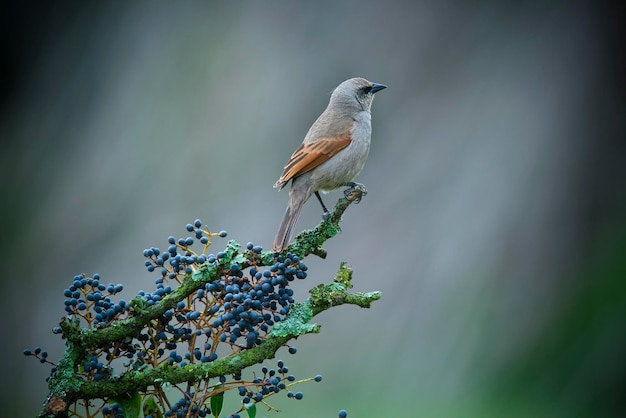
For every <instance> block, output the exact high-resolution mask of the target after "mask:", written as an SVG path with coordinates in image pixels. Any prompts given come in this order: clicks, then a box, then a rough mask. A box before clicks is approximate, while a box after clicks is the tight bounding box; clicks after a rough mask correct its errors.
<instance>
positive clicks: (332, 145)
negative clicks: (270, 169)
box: [274, 134, 351, 189]
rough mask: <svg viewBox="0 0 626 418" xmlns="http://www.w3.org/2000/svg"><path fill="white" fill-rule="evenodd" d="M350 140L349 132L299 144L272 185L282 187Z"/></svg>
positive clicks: (347, 143) (333, 153)
mask: <svg viewBox="0 0 626 418" xmlns="http://www.w3.org/2000/svg"><path fill="white" fill-rule="evenodd" d="M350 142H351V138H350V134H346V135H343V136H340V137H337V136H335V137H332V138H319V139H316V140H315V141H314V142H310V143H308V144H302V145H300V148H298V149H297V150H296V152H294V153H293V155H292V156H291V158H290V159H289V162H288V163H287V165H286V166H285V170H284V171H283V174H282V175H281V176H280V178H279V179H278V181H277V182H276V184H274V187H278V188H280V189H282V188H283V187H285V184H287V183H288V182H289V180H291V179H292V178H294V177H297V176H299V175H302V174H304V173H306V172H308V171H311V170H313V169H314V168H315V167H317V166H318V165H320V164H322V163H323V162H325V161H328V159H330V158H331V157H332V156H333V155H335V154H337V153H338V152H339V151H341V150H342V149H344V148H345V147H347V146H348V145H349V144H350Z"/></svg>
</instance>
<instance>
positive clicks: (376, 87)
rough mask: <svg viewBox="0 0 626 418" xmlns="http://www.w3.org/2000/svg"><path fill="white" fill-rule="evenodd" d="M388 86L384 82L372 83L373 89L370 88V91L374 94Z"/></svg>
mask: <svg viewBox="0 0 626 418" xmlns="http://www.w3.org/2000/svg"><path fill="white" fill-rule="evenodd" d="M386 88H387V86H385V85H384V84H378V83H372V89H371V90H370V93H372V94H374V93H376V92H377V91H381V90H382V89H386Z"/></svg>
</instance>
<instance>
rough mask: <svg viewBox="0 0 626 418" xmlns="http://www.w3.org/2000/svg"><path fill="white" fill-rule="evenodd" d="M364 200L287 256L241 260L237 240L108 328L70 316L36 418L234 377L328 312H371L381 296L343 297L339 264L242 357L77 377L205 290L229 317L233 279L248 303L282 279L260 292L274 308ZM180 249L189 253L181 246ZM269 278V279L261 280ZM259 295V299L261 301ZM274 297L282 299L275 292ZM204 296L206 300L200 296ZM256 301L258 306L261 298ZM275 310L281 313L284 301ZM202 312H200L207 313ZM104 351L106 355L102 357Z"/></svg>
mask: <svg viewBox="0 0 626 418" xmlns="http://www.w3.org/2000/svg"><path fill="white" fill-rule="evenodd" d="M362 194H364V189H361V188H358V187H357V188H355V189H354V190H353V192H352V193H351V194H349V195H348V196H347V198H342V199H339V201H338V202H337V205H336V206H335V208H334V209H333V210H332V211H331V212H330V214H329V215H328V216H327V217H326V219H325V220H324V221H322V222H321V223H320V225H318V226H317V227H316V228H315V229H313V230H311V231H304V232H302V233H301V234H299V235H298V237H297V238H296V240H295V241H294V243H293V244H292V245H290V246H289V248H288V249H287V250H288V251H285V252H283V253H282V254H274V253H272V252H262V251H261V250H260V247H258V248H259V249H258V251H257V250H256V248H257V247H254V250H253V248H252V247H251V244H249V245H248V251H245V252H243V253H241V252H240V245H239V244H238V243H236V242H235V241H230V242H229V243H228V245H227V248H226V249H225V251H224V252H222V253H219V254H218V256H217V257H216V259H215V260H214V261H210V260H209V261H206V262H203V263H202V264H201V265H199V266H197V267H196V270H195V271H193V272H192V273H189V274H186V275H184V279H183V280H182V282H181V284H180V286H179V287H178V288H176V289H175V290H172V291H171V293H169V294H167V295H165V296H164V297H163V298H162V299H160V300H159V301H158V303H154V304H152V305H151V306H150V304H149V303H148V301H147V300H146V296H138V297H136V298H134V299H133V300H132V301H131V302H130V303H129V304H128V307H127V309H128V315H129V317H128V318H125V319H119V320H112V321H111V322H109V323H108V324H106V325H104V324H96V325H93V326H91V327H88V328H82V327H81V326H80V324H81V322H80V317H79V316H78V315H68V317H66V318H64V319H63V321H62V322H61V330H62V333H63V337H64V338H65V339H66V340H67V342H66V345H67V348H66V351H65V355H64V356H63V358H62V359H61V360H60V361H59V362H58V365H57V368H56V371H55V372H54V373H53V375H51V377H50V379H49V387H50V391H51V393H50V396H49V397H48V399H47V401H46V403H45V409H44V411H42V412H41V413H40V415H39V416H40V417H44V416H46V417H49V416H55V417H64V416H67V414H68V409H69V407H70V406H71V405H73V404H74V403H75V402H77V401H78V400H89V399H115V398H120V397H122V396H124V395H127V394H132V393H137V392H144V391H146V390H147V389H148V388H149V387H159V386H161V385H162V384H165V383H167V384H172V385H175V384H179V383H190V382H197V381H205V380H208V379H210V378H215V377H220V376H226V375H232V374H236V373H239V372H241V371H242V370H243V369H245V368H247V367H249V366H252V365H254V364H257V363H261V362H263V361H264V360H266V359H271V358H274V356H275V353H276V351H277V350H278V349H279V348H281V347H283V346H284V345H286V344H287V342H288V341H289V340H291V339H293V338H297V337H298V336H299V335H302V334H306V333H318V332H319V331H320V326H319V325H316V324H311V323H310V320H311V318H313V317H314V316H315V315H317V314H319V313H321V312H323V311H325V310H328V309H330V308H331V307H333V306H339V305H343V304H351V305H357V306H360V307H363V308H369V307H370V304H371V303H372V302H373V301H375V300H378V299H380V297H381V294H380V292H372V293H354V294H352V293H348V291H347V290H348V288H350V287H352V285H351V283H350V281H351V278H352V268H351V267H350V266H349V265H347V264H345V263H342V265H341V267H340V269H339V271H338V272H337V275H336V277H335V280H334V282H332V283H330V284H327V285H319V286H317V287H315V288H313V289H311V290H310V294H311V296H310V297H309V298H308V299H307V300H305V301H304V302H302V303H298V302H295V301H293V299H292V298H289V300H290V302H289V304H288V305H287V308H288V310H286V314H285V315H283V317H282V319H276V321H279V322H276V323H274V324H273V326H271V329H270V331H269V332H268V333H267V335H266V336H265V337H264V338H261V339H259V338H260V337H255V338H257V339H256V341H257V342H256V343H254V344H253V345H252V346H249V347H247V348H244V347H240V348H239V350H240V351H236V352H234V353H233V354H231V355H228V356H226V357H223V358H219V359H215V360H214V361H210V362H204V361H203V362H193V361H192V362H190V364H186V365H184V366H182V365H177V364H173V362H171V361H170V362H167V361H162V362H160V364H158V365H157V366H155V367H143V368H138V369H134V368H133V367H129V368H128V369H127V370H126V371H125V372H124V373H122V374H121V376H116V375H113V373H112V369H110V370H109V371H110V373H108V374H104V375H103V376H101V378H100V379H93V378H85V376H83V375H81V374H80V372H82V368H83V365H84V364H85V360H86V359H88V358H89V357H90V356H93V355H94V353H100V354H98V355H101V354H102V353H103V351H102V350H101V348H102V347H111V346H112V345H113V344H115V343H119V344H127V345H128V344H131V343H132V342H133V341H137V340H136V339H137V338H138V337H139V335H140V334H141V332H142V331H145V330H146V329H151V330H152V331H151V333H150V334H151V335H153V334H154V333H156V331H154V330H155V329H156V327H157V326H158V324H162V323H163V321H164V318H165V317H166V313H167V312H170V313H171V311H175V312H182V311H180V306H179V304H180V303H181V301H185V300H192V299H193V298H194V297H195V298H197V299H199V298H200V296H199V293H198V292H205V291H204V289H209V288H210V286H215V285H219V286H221V287H219V286H218V287H217V288H218V289H221V290H218V291H213V293H210V291H208V290H207V291H206V292H205V293H206V294H210V295H211V297H212V298H214V299H210V301H212V302H211V303H213V304H214V305H215V306H218V307H219V312H217V313H216V314H213V316H211V318H215V317H216V315H218V314H219V313H220V312H221V314H220V316H219V318H221V317H222V315H225V314H226V313H227V312H231V310H230V309H231V308H230V304H229V305H228V308H227V307H226V306H227V303H230V302H225V301H226V300H227V299H228V298H227V295H230V296H231V299H232V294H231V293H229V292H228V291H227V290H226V288H227V286H226V285H227V284H228V283H235V282H237V281H238V280H239V282H237V283H239V284H243V285H244V286H245V283H249V285H248V289H251V290H250V292H255V293H253V295H255V296H254V297H253V298H258V297H259V296H258V295H259V293H258V292H260V291H261V289H262V288H263V289H265V288H264V287H263V286H261V283H264V284H265V283H269V278H272V280H276V282H277V283H278V282H280V280H282V282H281V283H282V284H280V285H277V284H272V287H271V290H269V289H265V290H267V292H268V293H267V295H268V296H267V298H268V299H266V302H263V303H268V304H269V303H270V301H272V300H273V301H274V302H273V303H276V300H280V299H277V298H278V296H277V295H278V294H281V295H282V296H280V297H283V298H284V294H283V293H285V290H286V286H287V284H288V281H289V280H293V279H294V277H295V276H296V275H297V276H298V278H304V277H306V273H305V272H306V266H304V264H303V263H302V262H299V261H298V256H300V257H304V256H306V255H308V254H311V253H314V254H317V255H320V256H325V251H324V250H323V249H322V248H321V245H322V244H323V243H324V242H325V241H326V240H327V239H329V238H331V237H332V236H334V235H336V234H337V233H338V232H339V221H340V220H341V216H342V214H343V212H344V211H345V210H346V209H347V207H348V206H349V205H350V204H351V203H352V202H355V201H358V200H359V199H360V197H361V196H362ZM198 222H199V221H198ZM184 248H185V250H186V251H187V252H188V250H187V247H184ZM205 250H206V246H205ZM157 251H158V250H157ZM283 256H284V258H283ZM261 266H271V269H270V270H266V273H265V274H264V275H260V273H259V272H258V269H257V268H258V267H261ZM248 268H249V269H250V277H249V278H248V276H244V275H243V274H242V270H244V269H248ZM270 271H271V273H270V274H269V275H266V274H267V273H268V272H270ZM296 273H297V274H296ZM255 283H256V284H255ZM272 283H274V282H272ZM237 286H239V285H237ZM257 289H258V290H257ZM281 289H282V290H281ZM265 290H264V293H263V295H264V296H263V297H264V298H265V297H266V296H265V294H266V293H265ZM277 290H280V292H278V293H277ZM289 291H290V290H289ZM281 292H282V293H281ZM248 296H249V295H248ZM204 297H205V298H207V297H209V296H206V295H205V296H204ZM193 300H196V299H193ZM206 300H209V299H205V302H204V303H208V302H206ZM257 300H259V299H257ZM260 300H261V301H263V300H264V299H260ZM285 303H286V302H285ZM281 305H282V306H285V305H284V304H283V303H282V302H281ZM208 306H209V305H207V307H208ZM233 306H235V305H233ZM240 306H243V305H240ZM259 306H261V305H259ZM263 306H264V307H263V308H259V307H250V306H249V305H248V308H247V309H248V310H249V311H250V312H253V311H255V310H256V311H259V310H261V311H260V312H262V310H265V309H267V307H266V306H265V305H263ZM187 311H189V309H187ZM207 311H208V310H207V309H205V314H206V312H207ZM169 317H170V318H171V317H172V315H171V314H170V316H169ZM209 319H210V318H209V317H207V318H206V319H204V322H203V323H204V324H205V326H209V325H206V324H208V320H209ZM177 320H178V319H177ZM227 322H228V321H227ZM166 323H167V322H165V324H166ZM183 324H185V325H187V326H189V325H190V324H191V325H193V324H194V323H193V322H182V323H181V326H182V325H183ZM226 325H227V324H225V325H224V327H222V326H221V325H215V322H214V323H212V324H211V325H210V327H211V328H213V331H214V333H216V334H217V335H219V334H220V333H225V332H230V331H231V330H230V328H229V327H226ZM253 325H254V323H253ZM270 325H272V324H270ZM160 326H163V325H160ZM255 326H258V325H255ZM255 329H256V328H255ZM266 329H267V328H266ZM246 332H247V331H246ZM256 334H258V332H256ZM207 335H208V334H207ZM154 341H157V340H154ZM171 341H174V342H176V341H177V340H176V339H175V338H174V339H172V340H171ZM221 341H224V340H221ZM178 343H179V344H182V343H184V340H182V341H178ZM158 346H159V345H158V344H157V347H158ZM235 347H236V346H235ZM104 352H108V351H106V350H105V351H104ZM83 374H84V373H83Z"/></svg>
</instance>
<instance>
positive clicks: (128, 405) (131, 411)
mask: <svg viewBox="0 0 626 418" xmlns="http://www.w3.org/2000/svg"><path fill="white" fill-rule="evenodd" d="M111 401H112V402H113V403H114V402H117V403H119V404H120V406H121V407H122V409H123V410H124V418H139V412H140V411H141V395H140V394H139V393H137V392H135V393H133V394H130V393H127V394H126V395H122V396H120V397H119V398H114V399H111Z"/></svg>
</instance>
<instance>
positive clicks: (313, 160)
mask: <svg viewBox="0 0 626 418" xmlns="http://www.w3.org/2000/svg"><path fill="white" fill-rule="evenodd" d="M386 87H387V86H385V85H383V84H377V83H372V82H369V81H367V80H366V79H364V78H351V79H349V80H346V81H344V82H343V83H341V84H340V85H339V86H337V88H335V90H334V91H333V93H332V94H331V96H330V102H329V103H328V106H327V107H326V110H324V112H323V113H322V114H321V115H320V116H319V117H318V118H317V120H316V121H315V123H313V125H312V126H311V128H310V129H309V132H307V134H306V136H305V137H304V141H303V142H302V145H300V148H298V149H297V150H296V151H295V152H294V153H293V155H292V156H291V158H290V159H289V162H288V163H287V165H286V166H285V170H284V171H283V174H282V175H281V176H280V178H279V179H278V181H277V182H276V184H274V187H275V188H278V189H282V188H283V187H285V185H286V184H287V183H288V182H289V180H291V189H290V190H289V204H288V205H287V210H286V211H285V216H284V218H283V221H282V223H281V224H280V227H279V228H278V232H277V234H276V238H274V245H273V250H274V251H275V252H279V251H282V250H284V249H285V248H286V247H287V245H288V244H289V240H290V239H291V234H292V232H293V227H294V226H295V224H296V222H297V221H298V217H299V216H300V211H301V210H302V206H303V205H304V203H305V202H306V201H307V200H308V199H309V197H311V195H312V194H313V193H315V195H316V196H317V198H318V200H319V201H320V203H321V205H322V208H323V209H324V212H325V213H327V212H328V210H327V209H326V206H325V205H324V203H323V202H322V198H321V196H320V194H319V192H320V191H322V192H327V191H331V190H335V189H338V188H340V187H342V186H348V187H353V186H354V185H355V183H352V180H354V178H355V177H356V176H357V175H358V174H359V173H360V172H361V170H362V169H363V166H364V165H365V161H366V160H367V155H368V154H369V149H370V140H371V134H372V123H371V120H372V118H371V114H370V109H371V106H372V101H373V100H374V93H376V92H377V91H380V90H382V89H384V88H386Z"/></svg>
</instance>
